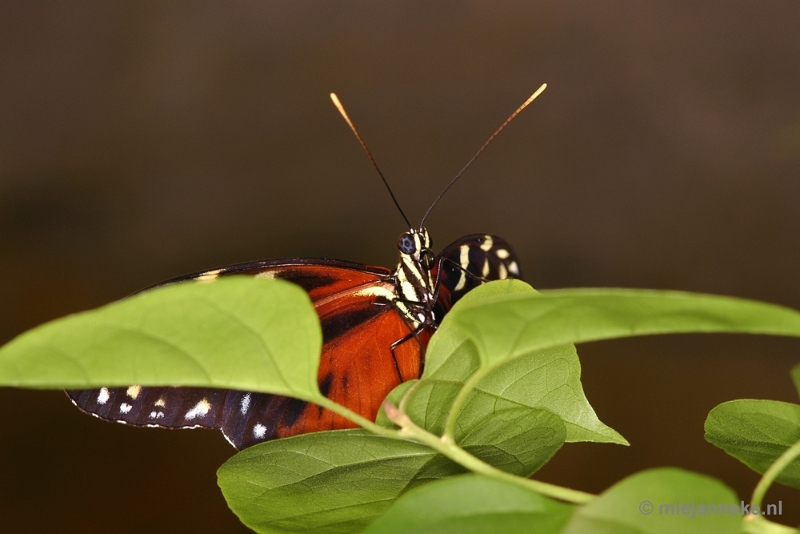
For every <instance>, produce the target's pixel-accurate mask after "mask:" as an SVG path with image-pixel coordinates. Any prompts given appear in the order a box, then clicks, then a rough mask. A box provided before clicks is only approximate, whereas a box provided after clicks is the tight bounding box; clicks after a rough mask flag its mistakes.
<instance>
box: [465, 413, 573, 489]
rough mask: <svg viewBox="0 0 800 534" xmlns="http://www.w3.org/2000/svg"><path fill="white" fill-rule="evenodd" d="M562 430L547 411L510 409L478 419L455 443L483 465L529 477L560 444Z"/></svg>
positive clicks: (548, 458)
mask: <svg viewBox="0 0 800 534" xmlns="http://www.w3.org/2000/svg"><path fill="white" fill-rule="evenodd" d="M565 437H566V429H565V427H564V422H563V421H562V420H561V418H560V417H558V416H557V415H555V414H554V413H552V412H549V411H547V410H537V409H531V408H512V409H509V410H505V411H499V412H495V413H494V414H493V415H492V416H491V417H481V418H477V419H475V421H474V425H473V426H471V427H470V428H469V429H468V430H467V429H465V428H463V427H462V428H461V429H460V433H459V434H457V435H456V441H457V442H458V443H459V445H460V446H461V447H462V448H464V449H465V450H466V451H467V452H469V453H470V454H472V455H473V456H475V457H477V458H480V459H481V460H483V461H484V462H486V463H488V464H489V465H492V466H494V467H497V468H498V469H502V470H503V471H506V472H508V473H512V474H514V475H518V476H523V477H529V476H531V475H532V474H533V473H535V472H536V471H538V470H539V468H541V467H542V466H543V465H544V464H546V463H547V462H548V461H549V460H550V458H552V457H553V455H555V453H556V452H558V450H559V449H560V448H561V446H562V445H564V438H565Z"/></svg>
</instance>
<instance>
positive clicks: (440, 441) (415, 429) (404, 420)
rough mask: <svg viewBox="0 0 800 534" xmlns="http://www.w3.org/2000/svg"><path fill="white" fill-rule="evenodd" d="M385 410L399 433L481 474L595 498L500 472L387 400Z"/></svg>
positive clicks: (572, 498)
mask: <svg viewBox="0 0 800 534" xmlns="http://www.w3.org/2000/svg"><path fill="white" fill-rule="evenodd" d="M383 409H384V410H385V411H386V415H388V416H389V419H390V420H391V421H392V422H393V423H394V424H396V425H397V426H399V427H400V431H399V434H400V435H401V436H402V437H404V438H406V439H413V440H414V441H418V442H420V443H422V444H424V445H427V446H429V447H430V448H432V449H434V450H435V451H437V452H439V453H441V454H443V455H444V456H446V457H448V458H450V459H451V460H453V461H454V462H456V463H458V464H460V465H462V466H464V467H466V468H467V469H469V470H470V471H473V472H475V473H480V474H482V475H486V476H488V477H491V478H494V479H498V480H503V481H505V482H509V483H511V484H515V485H517V486H521V487H523V488H525V489H527V490H529V491H534V492H536V493H539V494H541V495H544V496H546V497H551V498H553V499H559V500H562V501H566V502H570V503H575V504H586V503H588V502H591V501H593V500H594V499H595V498H596V496H595V495H592V494H591V493H585V492H582V491H577V490H573V489H569V488H564V487H562V486H556V485H554V484H548V483H546V482H540V481H538V480H531V479H528V478H523V477H518V476H515V475H512V474H510V473H506V472H505V471H501V470H500V469H497V468H495V467H492V466H491V465H489V464H487V463H486V462H484V461H482V460H480V459H478V458H476V457H474V456H472V455H471V454H470V453H468V452H467V451H465V450H464V449H462V448H461V447H459V446H458V445H456V444H455V443H450V442H448V441H446V439H445V436H442V437H441V438H438V437H436V436H435V435H433V434H431V433H430V432H428V431H427V430H425V429H423V428H420V427H419V426H417V425H416V424H415V423H414V421H412V420H411V418H410V417H408V415H406V414H405V413H403V412H401V411H400V410H399V409H398V408H397V407H396V406H394V405H393V404H392V403H390V402H388V401H384V403H383Z"/></svg>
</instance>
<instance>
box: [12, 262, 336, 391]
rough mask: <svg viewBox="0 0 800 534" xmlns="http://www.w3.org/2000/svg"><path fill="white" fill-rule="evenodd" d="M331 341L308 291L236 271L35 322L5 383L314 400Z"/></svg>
mask: <svg viewBox="0 0 800 534" xmlns="http://www.w3.org/2000/svg"><path fill="white" fill-rule="evenodd" d="M321 346H322V333H321V330H320V326H319V319H318V318H317V315H316V313H315V312H314V308H313V306H312V304H311V301H310V300H309V299H308V296H307V295H306V293H305V292H304V291H303V290H302V289H301V288H300V287H298V286H296V285H293V284H289V283H287V282H282V281H274V280H263V279H257V278H253V277H244V276H242V277H226V278H223V279H220V280H216V281H214V282H210V283H196V282H193V283H180V284H172V285H169V286H165V287H161V288H156V289H153V290H150V291H146V292H143V293H139V294H137V295H134V296H132V297H130V298H127V299H124V300H121V301H119V302H114V303H112V304H109V305H107V306H103V307H102V308H98V309H96V310H92V311H87V312H83V313H78V314H75V315H70V316H67V317H64V318H61V319H57V320H55V321H51V322H49V323H46V324H44V325H42V326H39V327H38V328H34V329H33V330H30V331H28V332H26V333H24V334H22V335H20V336H19V337H17V338H16V339H13V340H12V341H11V342H9V343H8V344H7V345H5V346H3V347H2V348H0V385H6V386H17V387H32V388H73V389H81V388H91V387H101V386H124V385H128V384H132V383H135V384H142V385H148V386H157V385H174V384H181V385H185V386H207V387H219V388H233V389H242V390H246V391H263V392H268V393H276V394H281V395H289V396H292V397H298V398H302V399H306V400H314V399H319V398H320V397H321V395H320V393H319V390H318V387H317V368H318V366H319V355H320V350H321Z"/></svg>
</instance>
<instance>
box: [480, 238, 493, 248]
mask: <svg viewBox="0 0 800 534" xmlns="http://www.w3.org/2000/svg"><path fill="white" fill-rule="evenodd" d="M493 246H494V239H492V236H490V235H485V236H483V243H481V250H483V251H484V252H489V251H490V250H492V247H493Z"/></svg>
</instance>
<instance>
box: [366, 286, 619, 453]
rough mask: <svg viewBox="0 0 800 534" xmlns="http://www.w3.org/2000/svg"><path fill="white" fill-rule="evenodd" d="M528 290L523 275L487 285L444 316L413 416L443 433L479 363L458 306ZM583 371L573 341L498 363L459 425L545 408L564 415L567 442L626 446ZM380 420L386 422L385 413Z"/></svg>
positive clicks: (414, 401) (396, 398) (430, 349)
mask: <svg viewBox="0 0 800 534" xmlns="http://www.w3.org/2000/svg"><path fill="white" fill-rule="evenodd" d="M527 294H535V292H534V290H533V288H532V287H530V286H529V285H528V284H526V283H524V282H521V281H519V280H503V281H499V282H492V283H489V284H484V285H482V286H479V287H477V288H475V289H474V290H472V291H470V292H469V293H467V295H465V296H464V298H463V299H461V301H459V302H458V303H457V304H456V306H455V307H454V308H453V311H452V312H451V313H450V314H448V315H447V316H445V318H444V321H442V324H441V326H440V328H439V330H438V331H437V332H436V335H435V336H434V337H433V339H432V340H431V343H430V345H429V347H428V351H427V353H426V360H425V372H424V373H423V377H422V379H421V383H420V384H419V385H418V386H417V389H416V391H415V392H414V394H413V397H412V398H411V402H410V403H409V405H408V408H407V413H408V414H409V416H410V417H411V418H412V420H414V421H415V422H416V423H417V424H419V425H420V426H422V427H423V428H425V429H427V430H428V431H430V432H432V433H434V434H441V433H442V432H443V430H444V422H445V420H446V418H447V414H448V412H449V407H450V405H451V404H452V402H453V400H454V399H455V396H456V395H457V393H458V391H459V390H460V389H461V387H462V386H463V385H464V381H465V380H466V379H467V378H469V376H470V375H471V374H473V373H474V372H475V371H477V370H478V369H479V368H480V359H479V357H478V352H477V349H476V348H475V345H474V343H473V342H472V341H471V340H470V339H469V337H468V336H467V333H466V332H465V331H464V329H463V328H462V327H460V326H459V324H458V322H457V321H455V320H454V319H453V317H455V316H456V315H458V313H459V310H461V309H463V308H464V307H467V306H470V305H472V304H477V303H480V302H484V301H486V299H491V298H492V297H502V296H512V295H527ZM580 376H581V367H580V361H579V359H578V353H577V351H576V350H575V347H574V345H570V344H567V345H563V346H559V347H554V348H550V349H547V350H542V351H534V352H531V353H529V354H525V355H524V356H522V357H519V358H517V359H514V360H512V361H510V362H506V363H505V364H502V365H500V366H498V367H497V368H496V369H494V370H492V371H491V372H490V373H489V374H488V375H487V376H486V377H485V378H484V379H483V380H482V381H480V382H479V384H478V385H477V387H476V388H475V390H474V392H473V393H472V394H471V395H470V397H469V398H468V400H467V402H466V403H465V405H464V407H463V409H462V412H461V414H460V416H459V419H458V425H459V427H464V428H471V427H472V426H473V425H474V424H475V423H476V421H478V420H482V419H485V418H487V417H491V416H492V414H494V413H497V412H500V411H503V410H507V409H509V408H514V407H517V408H518V407H530V408H540V409H546V410H549V411H550V412H553V413H555V414H556V415H558V416H559V417H561V418H562V419H563V420H564V422H565V424H566V429H567V435H566V441H568V442H574V441H594V442H605V443H619V444H625V445H627V441H626V440H625V438H623V437H622V436H620V435H619V434H618V433H617V432H616V431H614V430H613V429H611V428H609V427H608V426H606V425H604V424H603V423H602V422H600V420H599V419H598V418H597V414H596V413H595V412H594V410H593V409H592V407H591V405H589V401H588V400H587V399H586V396H585V395H584V393H583V386H582V385H581V382H580ZM408 387H409V385H408V384H402V385H401V386H399V388H398V389H397V390H396V391H395V392H392V394H391V395H390V396H389V398H390V399H391V400H392V401H393V402H395V403H397V402H399V399H400V397H401V396H402V393H403V392H405V390H406V389H407V388H408ZM379 422H383V423H384V424H386V422H385V419H384V418H383V417H382V418H381V420H380V421H379Z"/></svg>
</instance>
